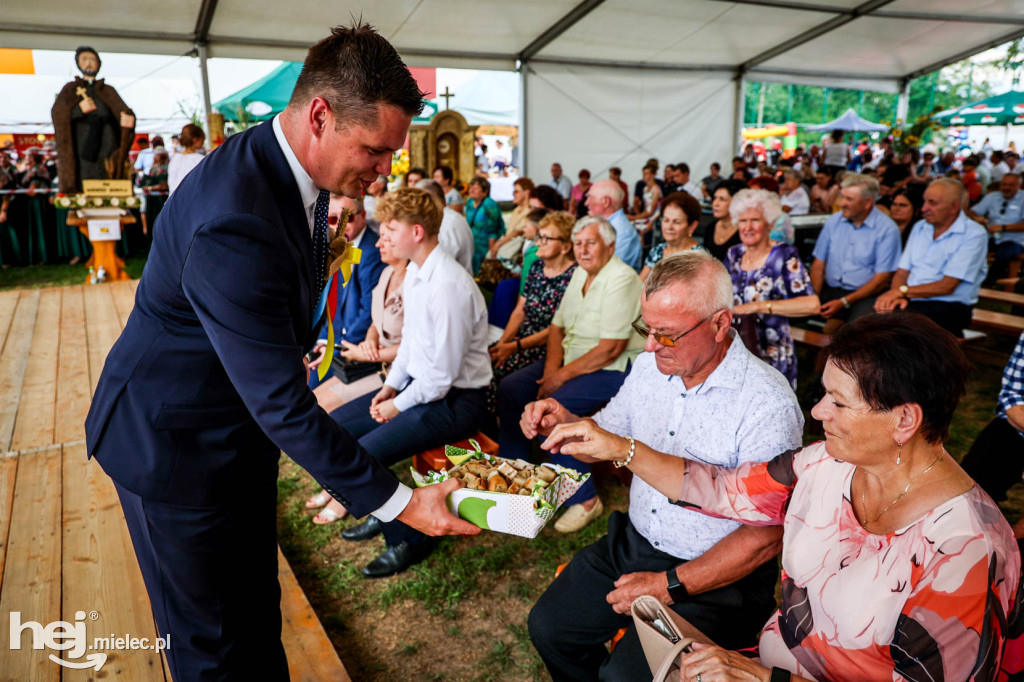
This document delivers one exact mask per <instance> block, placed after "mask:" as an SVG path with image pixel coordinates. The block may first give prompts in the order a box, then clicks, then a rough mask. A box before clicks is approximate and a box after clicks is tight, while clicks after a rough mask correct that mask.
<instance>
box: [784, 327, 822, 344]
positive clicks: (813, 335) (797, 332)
mask: <svg viewBox="0 0 1024 682" xmlns="http://www.w3.org/2000/svg"><path fill="white" fill-rule="evenodd" d="M789 335H790V336H792V337H793V341H795V342H797V343H802V344H804V345H806V346H814V347H815V348H824V347H825V346H827V345H828V344H830V343H831V342H832V337H831V336H829V335H828V334H822V333H821V332H816V331H813V330H811V329H804V328H803V327H790V328H789Z"/></svg>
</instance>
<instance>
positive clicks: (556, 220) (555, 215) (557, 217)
mask: <svg viewBox="0 0 1024 682" xmlns="http://www.w3.org/2000/svg"><path fill="white" fill-rule="evenodd" d="M575 224H576V218H575V216H573V214H572V213H569V212H568V211H554V212H552V213H548V214H547V215H546V216H544V217H543V218H541V220H540V222H539V223H538V224H537V229H540V228H542V227H547V226H548V225H550V226H551V227H553V228H555V229H556V230H558V236H559V237H561V238H562V239H564V240H565V241H566V242H570V243H571V242H572V227H573V225H575Z"/></svg>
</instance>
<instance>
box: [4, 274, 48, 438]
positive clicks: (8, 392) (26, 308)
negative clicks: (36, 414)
mask: <svg viewBox="0 0 1024 682" xmlns="http://www.w3.org/2000/svg"><path fill="white" fill-rule="evenodd" d="M38 306H39V290H38V289H37V290H35V291H23V292H21V295H20V296H19V298H18V307H17V310H15V312H14V319H13V320H12V321H11V328H10V331H8V333H7V341H6V343H4V349H3V354H2V355H0V453H3V452H6V451H7V450H9V449H10V445H11V435H12V434H13V433H14V420H15V418H16V417H17V415H18V403H19V401H20V400H21V388H22V383H23V381H24V379H25V367H26V366H27V365H28V353H29V349H30V348H31V346H32V331H33V329H34V328H35V322H36V310H37V308H38Z"/></svg>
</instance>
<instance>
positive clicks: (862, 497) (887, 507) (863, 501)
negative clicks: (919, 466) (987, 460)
mask: <svg viewBox="0 0 1024 682" xmlns="http://www.w3.org/2000/svg"><path fill="white" fill-rule="evenodd" d="M940 459H942V453H941V452H940V453H939V454H938V455H936V457H935V461H934V462H932V463H931V464H929V465H928V468H926V469H925V470H924V471H921V472H919V473H918V474H917V475H915V476H914V477H913V478H911V479H910V480H909V481H907V487H906V488H904V489H903V492H901V493H900V494H899V495H897V496H896V497H894V498H893V500H892V502H890V503H889V504H887V505H885V508H884V509H882V511H880V512H878V516H876V517H875V518H873V519H871V520H870V521H868V524H872V523H875V522H876V521H878V519H880V518H882V517H883V516H885V512H887V511H889V510H890V509H891V508H892V506H893V505H894V504H896V503H897V502H899V501H900V500H902V499H903V498H904V497H905V496H906V494H907V493H908V492H910V486H912V485H914V481H916V480H917V479H919V478H921V477H922V476H924V475H925V474H927V473H928V472H929V471H931V470H932V468H933V467H934V466H935V465H936V464H938V463H939V460H940ZM865 473H867V472H865ZM860 505H861V507H863V508H864V510H865V511H867V506H868V502H867V494H866V492H865V491H863V490H862V491H861V493H860Z"/></svg>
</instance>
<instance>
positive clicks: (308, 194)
mask: <svg viewBox="0 0 1024 682" xmlns="http://www.w3.org/2000/svg"><path fill="white" fill-rule="evenodd" d="M278 118H279V116H275V117H274V120H273V123H272V124H271V126H272V127H273V128H274V137H275V138H277V144H278V145H279V146H280V147H281V152H282V153H283V154H284V158H285V160H286V161H287V162H288V168H290V169H291V171H292V175H293V176H294V177H295V184H296V185H298V187H299V196H300V197H302V203H303V205H304V207H305V209H306V223H307V224H308V225H309V235H310V237H312V236H313V209H314V208H315V207H316V198H317V196H319V195H320V190H319V189H317V186H316V185H315V184H313V178H311V177H309V173H307V172H306V169H305V168H303V167H302V164H300V163H299V159H298V158H297V157H296V156H295V152H293V151H292V148H291V145H289V144H288V139H287V138H286V137H285V136H284V131H283V130H282V129H281V122H280V121H279V120H278ZM363 232H364V233H365V230H363ZM356 267H359V266H358V265H357V266H356ZM485 355H486V348H485ZM488 381H489V380H488ZM411 499H412V488H410V487H409V486H407V485H405V484H403V483H399V484H398V490H396V491H395V494H394V495H392V496H391V497H390V498H389V499H388V501H387V502H385V503H384V504H383V505H382V506H381V507H380V508H378V509H377V510H375V511H372V512H370V513H371V514H372V515H373V516H375V517H377V518H378V519H380V520H381V521H383V522H385V523H387V522H388V521H394V520H395V517H396V516H398V515H399V514H401V513H402V511H403V510H404V509H405V508H406V506H408V504H409V500H411Z"/></svg>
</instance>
